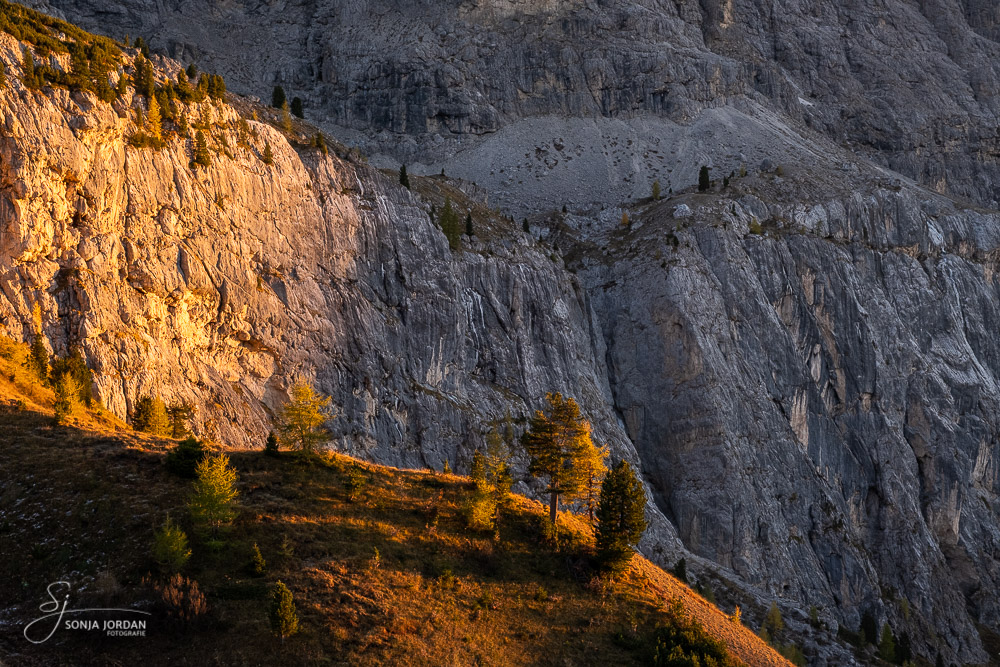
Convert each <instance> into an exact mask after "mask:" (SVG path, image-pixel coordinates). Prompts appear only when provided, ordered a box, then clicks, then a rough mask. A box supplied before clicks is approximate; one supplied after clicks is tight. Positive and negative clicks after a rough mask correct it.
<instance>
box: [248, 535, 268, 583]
mask: <svg viewBox="0 0 1000 667" xmlns="http://www.w3.org/2000/svg"><path fill="white" fill-rule="evenodd" d="M250 567H251V569H252V570H253V573H254V575H256V576H258V577H262V576H264V573H265V572H267V561H265V560H264V554H262V553H261V552H260V547H258V546H257V543H256V542H254V543H253V550H252V551H251V552H250Z"/></svg>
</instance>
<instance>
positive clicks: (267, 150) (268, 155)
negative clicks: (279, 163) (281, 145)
mask: <svg viewBox="0 0 1000 667" xmlns="http://www.w3.org/2000/svg"><path fill="white" fill-rule="evenodd" d="M260 159H261V162H263V163H264V164H268V165H270V164H274V153H273V152H272V151H271V144H270V143H266V144H264V154H263V155H261V156H260Z"/></svg>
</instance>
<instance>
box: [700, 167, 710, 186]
mask: <svg viewBox="0 0 1000 667" xmlns="http://www.w3.org/2000/svg"><path fill="white" fill-rule="evenodd" d="M710 187H712V179H711V177H710V176H709V175H708V167H706V166H705V165H702V166H701V169H699V170H698V192H705V191H706V190H708V189H709V188H710Z"/></svg>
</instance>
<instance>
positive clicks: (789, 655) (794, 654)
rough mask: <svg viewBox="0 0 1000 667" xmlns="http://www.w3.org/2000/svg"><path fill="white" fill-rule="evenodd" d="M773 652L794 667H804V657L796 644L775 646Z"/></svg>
mask: <svg viewBox="0 0 1000 667" xmlns="http://www.w3.org/2000/svg"><path fill="white" fill-rule="evenodd" d="M774 648H775V650H776V651H777V652H778V653H779V654H780V655H781V656H782V657H783V658H785V659H786V660H788V662H790V663H792V664H793V665H796V667H805V665H806V656H805V655H803V654H802V649H800V648H799V647H798V645H797V644H791V643H790V644H777V645H775V647H774Z"/></svg>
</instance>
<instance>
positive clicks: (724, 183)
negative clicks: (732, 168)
mask: <svg viewBox="0 0 1000 667" xmlns="http://www.w3.org/2000/svg"><path fill="white" fill-rule="evenodd" d="M722 187H723V188H728V187H729V177H728V176H723V177H722Z"/></svg>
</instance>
